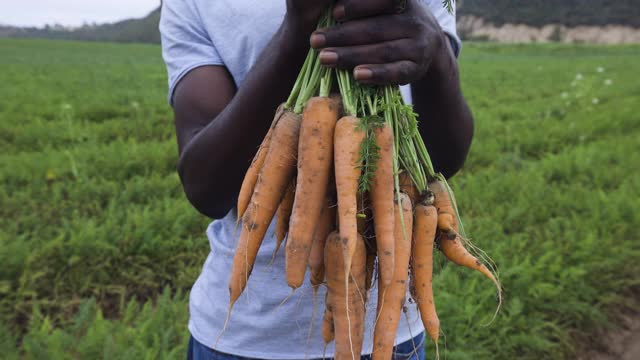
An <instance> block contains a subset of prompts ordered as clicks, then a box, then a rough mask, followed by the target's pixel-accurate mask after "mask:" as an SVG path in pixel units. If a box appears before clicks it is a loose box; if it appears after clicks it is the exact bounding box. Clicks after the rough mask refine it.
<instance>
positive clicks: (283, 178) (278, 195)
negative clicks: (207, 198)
mask: <svg viewBox="0 0 640 360" xmlns="http://www.w3.org/2000/svg"><path fill="white" fill-rule="evenodd" d="M299 131H300V116H299V115H297V114H295V113H292V112H286V113H285V114H284V115H283V116H282V117H281V118H280V120H279V121H278V123H277V124H276V126H275V128H274V130H273V135H272V144H273V146H270V147H269V151H268V153H267V156H266V158H265V161H264V165H263V166H262V169H261V170H260V175H259V176H258V180H257V182H256V186H255V190H254V192H253V196H252V197H251V202H250V203H249V206H248V207H247V210H246V212H245V214H244V216H243V218H242V222H243V224H242V231H241V232H240V239H239V240H238V246H237V248H236V252H235V254H234V257H233V266H232V269H231V276H230V280H229V295H230V305H229V312H231V308H232V307H233V304H235V302H236V301H237V300H238V298H239V297H240V295H241V294H242V292H243V291H244V288H245V287H246V285H247V281H248V279H249V275H250V274H251V271H252V270H253V264H254V262H255V259H256V256H257V254H258V250H259V248H260V245H261V244H262V240H263V238H264V235H265V233H266V232H267V229H268V228H269V225H270V224H271V220H272V219H273V215H274V214H275V212H276V209H277V207H278V204H279V203H280V201H281V200H282V197H283V196H284V192H285V190H286V188H287V186H288V185H289V183H290V182H291V179H292V177H293V175H294V173H295V170H296V156H295V154H296V152H297V149H298V135H299Z"/></svg>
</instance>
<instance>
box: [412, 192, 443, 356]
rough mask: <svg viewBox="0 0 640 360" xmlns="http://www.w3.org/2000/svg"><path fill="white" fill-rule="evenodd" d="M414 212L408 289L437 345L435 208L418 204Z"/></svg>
mask: <svg viewBox="0 0 640 360" xmlns="http://www.w3.org/2000/svg"><path fill="white" fill-rule="evenodd" d="M414 213H415V220H414V228H413V243H412V246H411V270H412V272H411V274H412V278H411V284H412V289H411V290H412V295H413V298H414V300H415V301H416V302H417V303H418V309H419V310H420V317H421V318H422V323H423V324H424V327H425V329H426V330H427V333H428V334H429V337H430V338H431V340H433V341H434V342H435V343H436V346H437V344H438V338H439V337H440V320H439V319H438V314H437V313H436V306H435V303H434V301H433V242H434V240H435V236H436V228H437V225H438V211H437V210H436V208H435V206H433V205H429V204H425V203H422V204H418V206H416V207H415V209H414Z"/></svg>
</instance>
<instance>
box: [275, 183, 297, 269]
mask: <svg viewBox="0 0 640 360" xmlns="http://www.w3.org/2000/svg"><path fill="white" fill-rule="evenodd" d="M295 184H296V180H295V179H293V181H291V183H290V184H289V187H287V190H286V193H285V195H284V198H283V199H282V202H281V203H280V206H278V211H277V212H276V250H275V251H274V252H273V258H274V259H275V258H276V255H277V254H278V251H279V250H280V246H281V245H282V242H283V241H284V238H285V237H286V236H287V232H288V231H289V219H290V218H291V211H292V210H293V199H294V196H295V192H296V185H295Z"/></svg>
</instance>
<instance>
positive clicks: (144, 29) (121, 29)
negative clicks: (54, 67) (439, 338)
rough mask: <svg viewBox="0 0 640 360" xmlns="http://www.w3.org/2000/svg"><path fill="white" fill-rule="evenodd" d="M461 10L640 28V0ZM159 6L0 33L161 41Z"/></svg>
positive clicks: (503, 1)
mask: <svg viewBox="0 0 640 360" xmlns="http://www.w3.org/2000/svg"><path fill="white" fill-rule="evenodd" d="M458 8H459V9H458V14H459V16H460V17H464V16H465V15H469V16H473V17H476V18H481V19H483V20H484V21H485V22H487V23H491V24H495V25H497V26H500V25H503V24H507V23H510V24H523V25H529V26H532V27H543V26H544V25H548V24H554V25H564V26H568V27H572V26H578V25H589V26H604V25H612V24H613V25H623V26H630V27H634V28H640V0H615V1H614V0H563V1H558V0H458ZM159 19H160V8H157V9H156V10H154V11H152V12H151V13H150V14H149V15H147V16H146V17H144V18H142V19H131V20H124V21H120V22H117V23H112V24H104V25H88V26H83V27H81V28H79V29H73V30H69V29H64V28H62V27H59V26H48V27H45V28H16V27H8V26H4V27H3V26H1V25H0V37H37V38H51V39H69V40H88V41H115V42H143V43H159V42H160V34H159V33H158V21H159Z"/></svg>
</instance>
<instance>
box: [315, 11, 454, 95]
mask: <svg viewBox="0 0 640 360" xmlns="http://www.w3.org/2000/svg"><path fill="white" fill-rule="evenodd" d="M399 5H400V6H402V5H404V6H402V7H404V9H403V11H401V12H398V10H399V9H398V6H399ZM333 15H334V18H336V20H338V21H339V22H341V23H340V24H339V25H337V26H335V27H332V28H329V29H320V30H318V31H315V32H314V33H313V34H312V36H311V41H310V42H311V46H312V47H314V48H315V49H322V51H321V52H320V61H321V63H322V64H323V65H325V66H331V67H339V68H347V69H354V77H355V79H356V80H358V81H360V82H362V83H367V84H380V85H383V84H401V85H404V84H408V83H412V82H415V81H418V80H420V79H422V78H423V77H424V76H425V74H426V73H427V71H428V70H429V66H430V65H431V63H432V62H433V61H434V60H435V59H436V58H437V57H439V56H452V55H451V54H447V53H446V52H445V51H443V49H447V50H448V47H447V46H446V43H445V42H446V41H447V37H446V35H445V34H444V32H443V31H442V29H441V28H440V25H439V24H438V21H437V20H436V19H435V18H434V16H433V15H432V14H431V12H430V11H428V10H427V9H426V8H425V6H423V5H421V4H420V3H419V1H418V0H408V1H406V4H404V2H403V1H398V0H340V1H338V2H337V4H336V6H335V7H334V11H333Z"/></svg>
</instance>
